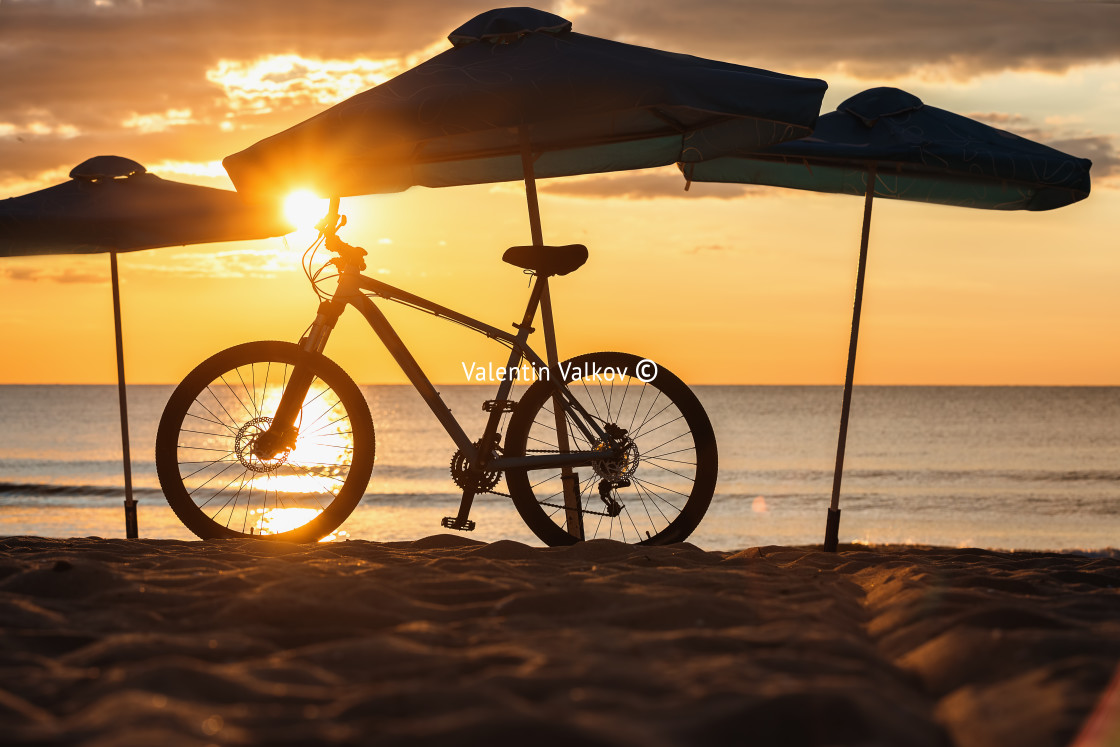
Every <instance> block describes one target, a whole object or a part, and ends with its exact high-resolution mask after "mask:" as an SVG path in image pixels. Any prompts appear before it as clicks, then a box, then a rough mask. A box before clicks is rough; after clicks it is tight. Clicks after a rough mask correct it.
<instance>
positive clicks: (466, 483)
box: [451, 442, 502, 493]
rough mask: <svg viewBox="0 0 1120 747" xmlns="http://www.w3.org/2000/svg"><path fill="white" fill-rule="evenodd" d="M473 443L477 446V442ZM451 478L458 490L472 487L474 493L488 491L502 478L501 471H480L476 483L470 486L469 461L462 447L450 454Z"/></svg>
mask: <svg viewBox="0 0 1120 747" xmlns="http://www.w3.org/2000/svg"><path fill="white" fill-rule="evenodd" d="M479 443H481V442H479ZM475 445H476V446H478V444H475ZM451 479H452V481H453V482H454V483H455V484H456V485H458V486H459V489H460V490H468V489H470V488H472V487H473V489H474V491H475V492H476V493H489V492H491V491H493V490H494V488H496V487H497V486H498V481H499V480H501V479H502V473H501V472H482V473H481V474H479V475H478V478H477V484H475V485H473V486H472V485H471V474H470V463H469V462H468V461H467V455H466V454H464V453H463V450H462V449H456V450H455V453H454V454H453V455H452V456H451Z"/></svg>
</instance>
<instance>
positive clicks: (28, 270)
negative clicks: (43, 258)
mask: <svg viewBox="0 0 1120 747" xmlns="http://www.w3.org/2000/svg"><path fill="white" fill-rule="evenodd" d="M4 275H5V276H7V277H8V278H10V279H12V280H17V281H25V282H32V283H37V282H43V281H46V282H51V283H108V282H109V276H108V274H106V273H101V274H98V273H92V272H82V271H80V270H75V269H73V268H69V267H68V268H66V269H65V270H63V271H62V272H43V271H41V270H39V269H37V268H35V267H10V268H6V269H5V270H4Z"/></svg>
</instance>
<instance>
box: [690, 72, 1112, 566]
mask: <svg viewBox="0 0 1120 747" xmlns="http://www.w3.org/2000/svg"><path fill="white" fill-rule="evenodd" d="M1090 166H1091V163H1090V162H1089V161H1088V160H1086V159H1084V158H1075V157H1073V156H1069V155H1066V154H1065V153H1062V152H1060V151H1057V150H1055V149H1053V148H1049V147H1047V146H1045V145H1041V144H1039V143H1036V142H1033V141H1031V140H1027V139H1025V138H1022V137H1019V136H1018V135H1014V134H1012V133H1010V132H1005V131H1003V130H999V129H996V128H995V127H990V126H988V125H986V124H983V123H981V122H977V121H976V120H974V119H970V118H968V117H963V116H961V115H959V114H954V113H952V112H949V111H946V110H944V109H938V108H936V107H933V106H927V105H926V104H923V103H922V101H921V99H919V98H918V97H917V96H914V95H912V94H910V93H907V92H905V91H901V90H899V89H897V88H872V89H870V90H867V91H864V92H862V93H859V94H856V95H855V96H853V97H851V98H850V99H848V100H847V101H845V102H844V103H842V104H840V106H839V107H838V108H837V110H836V111H835V112H831V113H829V114H825V115H823V116H822V117H821V118H820V121H819V122H818V123H817V127H816V130H815V131H814V132H813V134H812V135H811V136H809V137H806V138H802V139H800V140H796V141H792V142H788V143H782V144H780V145H776V146H774V147H772V148H767V149H765V150H762V151H760V152H758V153H755V154H751V155H749V156H745V157H738V156H737V157H733V158H718V159H714V160H710V161H705V162H703V163H681V164H680V167H681V170H682V171H683V172H684V175H685V178H686V179H687V180H688V181H689V183H691V182H693V181H698V182H736V183H743V184H768V185H772V186H776V187H792V188H794V189H807V190H812V191H815V192H835V193H839V194H852V195H862V196H863V197H864V209H863V233H862V237H861V240H860V252H859V265H858V269H857V272H856V291H855V301H854V306H853V312H852V332H851V339H850V342H849V347H848V366H847V371H846V374H845V378H844V398H843V405H842V408H841V415H840V435H839V439H838V443H837V449H836V467H835V470H834V473H833V484H832V501H831V504H830V506H829V510H828V521H827V524H826V529H825V541H824V545H825V549H826V550H829V551H835V550H836V546H837V543H838V536H839V527H840V483H841V478H842V476H843V470H844V447H845V442H846V439H847V432H848V414H849V410H850V408H851V398H852V379H853V376H854V372H855V360H856V344H857V341H858V338H859V322H860V309H861V307H862V305H863V285H864V276H865V273H866V267H867V241H868V236H869V234H870V230H871V207H872V202H873V200H874V198H875V197H886V198H888V199H896V200H912V201H916V202H932V203H939V204H942V205H955V206H958V207H971V208H986V209H990V210H1052V209H1054V208H1059V207H1063V206H1065V205H1069V204H1071V203H1074V202H1077V201H1078V200H1082V199H1084V198H1086V197H1088V196H1089V167H1090ZM686 188H687V187H686Z"/></svg>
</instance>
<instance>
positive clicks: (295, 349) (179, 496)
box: [156, 342, 374, 542]
mask: <svg viewBox="0 0 1120 747" xmlns="http://www.w3.org/2000/svg"><path fill="white" fill-rule="evenodd" d="M297 366H298V367H301V368H306V369H308V370H310V372H311V373H312V374H313V378H312V383H311V386H310V388H309V389H308V392H307V396H306V397H305V398H304V401H303V405H302V407H301V409H300V412H299V415H298V416H297V418H296V423H295V425H296V427H297V429H298V436H297V437H296V441H295V446H294V447H293V448H288V449H285V450H284V451H281V452H279V453H277V454H275V455H274V456H273V457H271V458H268V459H262V458H261V457H260V456H258V455H257V454H254V452H253V444H254V442H255V440H256V439H257V437H259V436H260V434H262V433H264V432H265V431H267V430H268V428H269V426H270V425H271V423H272V415H273V413H274V411H275V409H276V407H277V405H278V404H279V402H280V397H281V395H282V394H283V392H284V389H285V387H286V385H287V383H288V382H289V380H290V379H291V376H292V372H293V370H294V369H295V368H296V367H297ZM373 459H374V432H373V421H372V419H371V418H370V414H369V406H368V405H367V404H366V401H365V398H364V397H363V396H362V393H361V392H360V391H359V390H358V387H357V385H356V384H354V382H353V381H352V380H351V379H350V377H349V376H347V375H346V373H345V372H344V371H343V370H342V369H341V368H339V367H338V366H337V365H336V364H335V363H333V362H332V361H330V360H329V359H327V358H325V357H324V356H322V355H320V354H317V353H308V352H306V351H304V350H302V349H300V347H299V346H298V345H294V344H291V343H286V342H250V343H246V344H244V345H238V346H236V347H232V348H229V349H228V350H224V351H222V352H220V353H218V354H216V355H214V356H212V357H210V358H209V359H207V360H206V361H204V362H203V363H202V364H201V365H199V366H198V367H197V368H195V369H194V370H193V371H191V372H190V374H188V375H187V377H186V378H185V379H183V382H182V383H181V384H179V386H178V387H177V388H176V389H175V392H174V393H173V394H172V395H171V399H170V400H169V401H168V403H167V406H166V408H165V409H164V411H163V417H162V418H161V420H160V424H159V430H158V432H157V435H156V471H157V473H158V475H159V481H160V485H161V486H162V487H163V492H164V495H165V496H166V497H167V502H168V503H169V504H170V505H171V508H172V510H174V512H175V514H176V516H178V517H179V519H180V520H181V521H182V522H183V524H185V525H186V526H187V528H188V529H190V530H191V531H192V532H194V533H195V534H196V535H198V536H199V537H201V538H203V539H212V538H219V537H269V538H275V539H280V540H287V541H291V542H314V541H316V540H319V539H322V538H323V537H326V536H327V535H329V534H330V533H331V532H333V531H334V530H335V529H337V528H338V527H339V526H340V525H341V524H342V522H343V521H345V520H346V517H347V516H349V515H350V513H351V512H352V511H353V510H354V508H355V507H356V506H357V505H358V502H359V501H360V500H361V498H362V495H363V493H364V492H365V488H366V485H367V484H368V483H369V478H370V474H371V473H372V471H373Z"/></svg>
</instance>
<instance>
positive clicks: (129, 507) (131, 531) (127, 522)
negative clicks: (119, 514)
mask: <svg viewBox="0 0 1120 747" xmlns="http://www.w3.org/2000/svg"><path fill="white" fill-rule="evenodd" d="M124 536H125V537H126V538H128V539H138V538H139V537H140V526H139V523H138V522H137V520H136V501H135V500H126V501H125V502H124Z"/></svg>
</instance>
